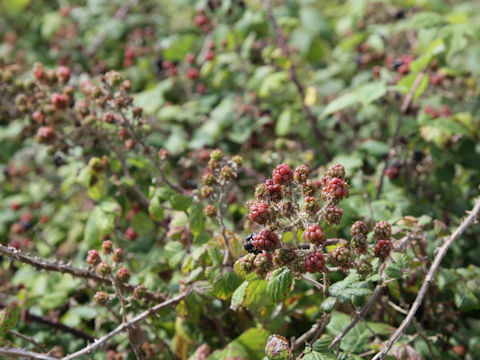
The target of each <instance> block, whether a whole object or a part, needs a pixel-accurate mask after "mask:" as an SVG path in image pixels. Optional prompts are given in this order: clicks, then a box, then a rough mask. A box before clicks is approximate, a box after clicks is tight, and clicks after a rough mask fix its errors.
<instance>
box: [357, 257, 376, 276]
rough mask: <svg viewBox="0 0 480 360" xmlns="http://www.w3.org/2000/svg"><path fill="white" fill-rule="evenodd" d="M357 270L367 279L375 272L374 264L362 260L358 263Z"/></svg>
mask: <svg viewBox="0 0 480 360" xmlns="http://www.w3.org/2000/svg"><path fill="white" fill-rule="evenodd" d="M357 272H358V274H359V275H360V277H361V279H362V280H365V279H366V278H367V277H368V276H369V275H370V274H372V273H373V266H372V264H370V263H369V262H368V261H364V262H361V263H360V264H358V265H357Z"/></svg>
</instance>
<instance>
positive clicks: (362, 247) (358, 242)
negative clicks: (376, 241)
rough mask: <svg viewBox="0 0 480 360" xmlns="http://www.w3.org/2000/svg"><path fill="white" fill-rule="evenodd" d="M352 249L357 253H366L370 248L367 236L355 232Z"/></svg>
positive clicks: (351, 242) (351, 244)
mask: <svg viewBox="0 0 480 360" xmlns="http://www.w3.org/2000/svg"><path fill="white" fill-rule="evenodd" d="M350 249H351V250H352V251H353V252H354V253H355V254H365V253H366V252H367V250H368V242H367V236H366V235H364V234H355V235H353V236H352V239H351V240H350Z"/></svg>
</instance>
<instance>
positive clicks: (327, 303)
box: [321, 296, 337, 312]
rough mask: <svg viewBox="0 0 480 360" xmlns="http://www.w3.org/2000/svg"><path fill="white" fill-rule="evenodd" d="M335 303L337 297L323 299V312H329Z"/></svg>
mask: <svg viewBox="0 0 480 360" xmlns="http://www.w3.org/2000/svg"><path fill="white" fill-rule="evenodd" d="M336 303H337V298H335V297H333V296H329V297H327V298H326V299H325V300H323V301H322V305H321V307H322V309H323V311H325V312H331V311H332V310H333V309H334V308H335V304H336Z"/></svg>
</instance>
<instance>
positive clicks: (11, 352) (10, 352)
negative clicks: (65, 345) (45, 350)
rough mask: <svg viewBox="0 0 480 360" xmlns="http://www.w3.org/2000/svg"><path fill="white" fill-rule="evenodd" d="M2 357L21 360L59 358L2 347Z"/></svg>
mask: <svg viewBox="0 0 480 360" xmlns="http://www.w3.org/2000/svg"><path fill="white" fill-rule="evenodd" d="M0 355H5V356H9V357H14V358H21V359H36V360H37V359H38V360H58V359H59V358H57V357H54V356H50V355H45V354H40V353H36V352H33V351H28V350H24V349H19V348H9V347H0Z"/></svg>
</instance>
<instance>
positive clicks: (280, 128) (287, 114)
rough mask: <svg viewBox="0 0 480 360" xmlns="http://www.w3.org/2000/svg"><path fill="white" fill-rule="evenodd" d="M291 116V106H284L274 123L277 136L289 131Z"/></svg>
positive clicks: (286, 133)
mask: <svg viewBox="0 0 480 360" xmlns="http://www.w3.org/2000/svg"><path fill="white" fill-rule="evenodd" d="M292 118H293V114H292V109H291V108H286V109H285V110H283V111H282V113H281V114H280V116H279V117H278V120H277V123H276V125H275V132H276V134H277V135H278V136H286V135H288V134H289V133H290V131H291V129H292Z"/></svg>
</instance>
